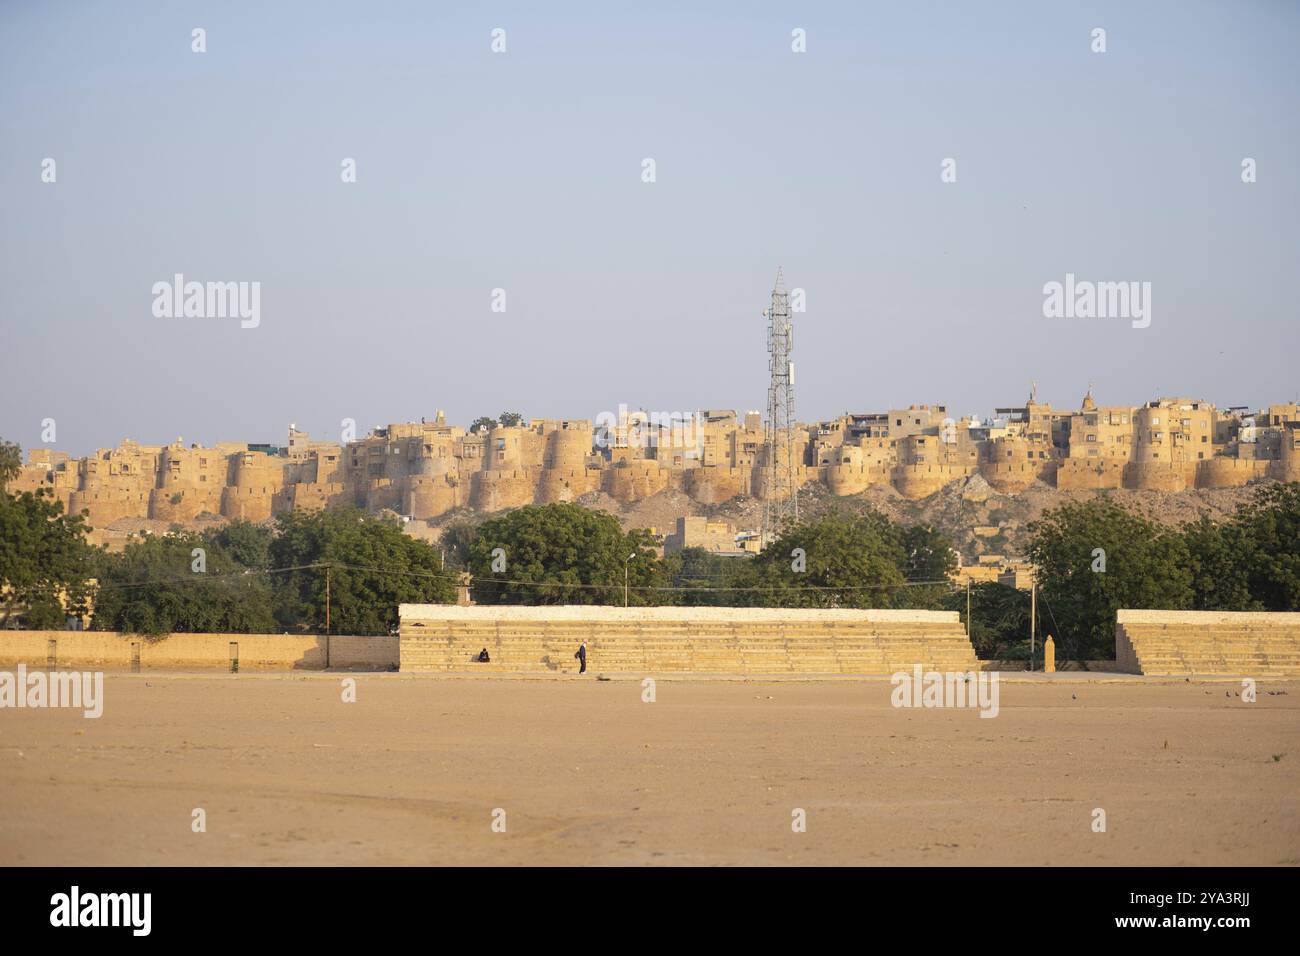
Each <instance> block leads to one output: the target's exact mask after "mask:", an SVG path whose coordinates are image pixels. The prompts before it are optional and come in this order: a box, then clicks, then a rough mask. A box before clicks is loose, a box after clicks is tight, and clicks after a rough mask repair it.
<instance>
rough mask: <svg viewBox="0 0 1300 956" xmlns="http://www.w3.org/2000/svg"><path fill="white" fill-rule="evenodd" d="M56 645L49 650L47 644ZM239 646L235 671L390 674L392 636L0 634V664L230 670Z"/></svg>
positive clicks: (393, 659)
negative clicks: (136, 660)
mask: <svg viewBox="0 0 1300 956" xmlns="http://www.w3.org/2000/svg"><path fill="white" fill-rule="evenodd" d="M51 641H53V642H54V646H53V648H51V646H50V642H51ZM232 643H234V644H236V645H238V647H237V649H236V652H237V654H238V657H239V669H240V670H241V671H244V670H296V669H305V670H322V669H324V668H325V664H326V660H327V658H328V661H329V666H330V668H340V669H357V670H394V669H396V667H397V663H398V642H397V638H396V637H350V636H342V635H330V636H329V637H324V636H315V635H292V634H170V635H168V636H166V637H164V638H161V639H158V640H153V639H150V638H145V637H141V636H140V635H130V634H117V633H112V632H109V631H0V665H5V666H13V665H16V664H20V663H21V664H26V665H27V666H28V667H45V666H46V664H47V661H48V660H49V657H50V654H51V653H53V654H54V658H55V663H54V666H55V667H58V668H68V667H97V668H104V669H109V670H125V669H129V668H130V667H131V666H132V661H133V659H134V658H135V656H136V655H137V654H138V655H139V661H140V667H141V669H144V670H147V669H151V668H156V669H210V668H216V669H219V670H226V671H229V670H230V655H231V647H230V645H231V644H232Z"/></svg>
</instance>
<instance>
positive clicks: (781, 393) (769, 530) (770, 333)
mask: <svg viewBox="0 0 1300 956" xmlns="http://www.w3.org/2000/svg"><path fill="white" fill-rule="evenodd" d="M763 315H764V316H765V317H766V318H767V369H768V374H769V375H770V384H769V385H768V387H767V428H766V431H765V434H764V442H763V450H764V458H765V469H764V472H765V477H766V482H767V487H766V495H765V497H764V499H763V531H762V544H763V546H764V547H766V546H767V545H769V544H771V543H772V542H773V541H775V540H776V539H777V538H778V537H780V535H781V532H782V531H785V530H787V529H788V528H789V527H791V526H792V525H794V524H797V523H798V521H799V491H798V485H797V483H796V480H795V476H796V474H797V468H798V465H799V463H798V462H796V461H795V454H796V449H795V421H794V362H793V361H792V360H791V358H790V355H791V352H792V351H793V350H794V326H793V325H792V324H791V322H790V293H789V292H787V291H786V289H785V282H784V280H783V279H782V277H781V270H780V269H779V268H778V269H777V270H776V285H775V286H774V287H773V289H772V305H771V306H770V307H769V308H767V309H765V310H764V311H763Z"/></svg>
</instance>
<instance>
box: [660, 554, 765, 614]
mask: <svg viewBox="0 0 1300 956" xmlns="http://www.w3.org/2000/svg"><path fill="white" fill-rule="evenodd" d="M750 560H751V559H750V558H747V557H736V556H727V557H723V556H722V555H718V554H714V553H713V552H711V551H706V550H705V549H704V548H683V549H682V550H680V551H675V552H673V553H672V554H670V555H667V556H665V557H664V560H663V566H664V576H665V578H666V579H667V582H668V585H669V586H671V587H674V588H681V590H679V591H672V592H667V593H666V594H665V601H666V602H667V601H669V600H671V601H672V603H674V604H680V605H682V606H685V607H724V606H728V605H736V604H743V603H745V602H746V598H745V595H744V592H738V591H734V590H731V589H732V588H733V587H744V586H746V582H747V581H749V578H750V576H749V574H748V570H749V569H748V565H749V562H750Z"/></svg>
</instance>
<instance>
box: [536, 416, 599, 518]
mask: <svg viewBox="0 0 1300 956" xmlns="http://www.w3.org/2000/svg"><path fill="white" fill-rule="evenodd" d="M557 434H567V433H566V432H559V433H557ZM599 488H600V471H599V470H597V469H590V470H589V469H587V468H586V467H585V466H584V465H583V463H582V461H579V462H578V463H577V465H575V466H571V467H565V468H559V467H556V468H546V469H544V470H543V471H542V473H541V475H540V476H539V478H538V481H537V494H536V502H537V504H539V505H545V504H554V503H556V502H562V501H573V500H574V499H575V498H579V497H581V496H582V495H585V494H586V493H587V492H589V491H596V490H597V489H599Z"/></svg>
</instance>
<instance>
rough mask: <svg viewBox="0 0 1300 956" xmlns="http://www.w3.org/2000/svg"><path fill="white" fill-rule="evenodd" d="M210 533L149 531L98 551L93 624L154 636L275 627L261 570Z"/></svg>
mask: <svg viewBox="0 0 1300 956" xmlns="http://www.w3.org/2000/svg"><path fill="white" fill-rule="evenodd" d="M213 537H214V536H211V535H207V536H205V535H200V534H196V533H194V532H182V533H177V534H167V535H151V536H148V537H145V538H143V539H138V540H135V541H131V542H129V543H128V544H127V546H126V548H125V549H124V550H123V551H122V552H121V553H120V554H109V555H105V556H104V557H103V559H102V561H101V569H100V581H99V590H98V593H97V595H96V598H95V617H94V623H93V626H94V629H95V630H100V631H122V632H125V633H136V634H149V635H154V636H158V635H163V634H169V633H178V634H212V633H219V634H267V633H271V632H274V631H275V630H277V628H276V622H275V617H274V615H273V614H272V611H271V587H270V584H269V582H268V581H267V578H266V575H265V574H264V573H260V572H259V571H258V569H256V568H251V567H247V566H245V565H242V564H240V563H239V562H238V561H237V560H235V558H234V557H233V556H232V555H231V554H230V553H229V552H227V551H226V550H225V548H223V547H222V546H221V545H219V544H217V543H216V542H215V541H214V540H213ZM196 551H198V553H197V554H196Z"/></svg>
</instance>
